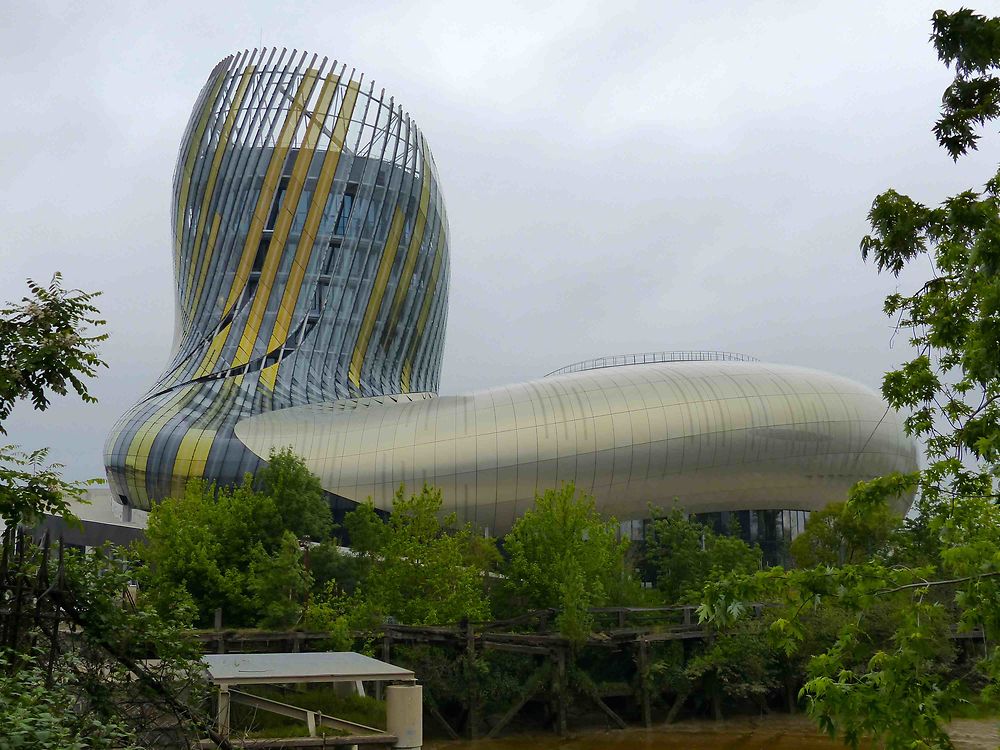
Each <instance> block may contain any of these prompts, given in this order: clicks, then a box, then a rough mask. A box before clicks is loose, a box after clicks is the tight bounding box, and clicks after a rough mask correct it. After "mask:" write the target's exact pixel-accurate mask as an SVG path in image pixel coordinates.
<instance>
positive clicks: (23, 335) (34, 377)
mask: <svg viewBox="0 0 1000 750" xmlns="http://www.w3.org/2000/svg"><path fill="white" fill-rule="evenodd" d="M28 290H29V291H30V293H31V296H29V297H24V298H22V299H21V301H20V302H19V303H7V304H6V305H5V306H4V307H2V308H0V434H6V430H5V429H4V421H5V420H6V419H7V417H9V416H10V413H11V411H12V410H13V408H14V405H15V404H16V403H17V402H18V401H20V400H22V399H28V400H30V401H31V403H32V405H33V406H34V408H35V409H37V410H39V411H44V410H45V409H47V408H48V407H49V403H50V393H56V394H58V395H65V394H66V393H68V392H69V390H71V389H72V390H73V391H75V392H76V393H77V394H78V395H79V396H80V398H82V399H83V400H84V401H89V402H93V401H95V399H94V397H93V396H91V395H90V391H89V390H88V389H87V378H91V377H93V376H94V375H95V374H96V372H97V369H98V368H100V367H104V366H105V364H104V362H103V361H102V360H101V359H100V357H99V356H98V354H97V346H98V344H99V343H100V342H101V341H104V340H105V339H106V338H107V334H106V333H95V334H93V335H90V336H88V335H87V330H88V329H90V328H97V329H99V328H100V327H101V326H103V325H104V321H103V320H101V319H100V318H99V317H98V316H99V312H98V310H97V308H96V307H95V306H94V305H93V300H94V298H95V297H97V296H98V294H97V293H88V292H82V291H79V290H66V289H63V288H62V276H61V275H60V274H58V273H57V274H55V275H54V276H53V277H52V281H51V282H50V283H49V285H48V286H47V287H45V286H41V285H40V284H36V283H35V282H33V281H31V280H30V279H29V280H28ZM61 468H62V466H61V464H49V463H48V450H47V449H45V448H41V449H37V450H33V451H22V450H21V449H19V448H18V447H17V446H15V445H4V446H0V519H2V520H3V521H5V522H7V523H8V524H11V525H17V524H19V523H22V522H26V523H34V522H37V521H38V520H39V519H40V518H41V516H42V515H43V514H46V513H49V514H53V515H62V516H63V517H65V518H67V519H69V518H71V517H72V514H71V513H70V512H69V500H70V499H71V498H79V497H80V496H81V495H82V494H83V490H84V488H83V486H82V485H81V484H79V483H76V482H66V481H64V480H63V478H62V474H61V472H60V469H61Z"/></svg>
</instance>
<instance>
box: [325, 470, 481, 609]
mask: <svg viewBox="0 0 1000 750" xmlns="http://www.w3.org/2000/svg"><path fill="white" fill-rule="evenodd" d="M441 505H442V503H441V491H440V490H438V489H434V488H431V487H428V486H426V485H425V486H424V487H423V489H422V490H421V491H420V492H419V493H418V494H416V495H412V496H409V497H407V496H406V492H405V488H404V487H400V488H399V490H398V491H397V492H396V496H395V498H394V500H393V505H392V513H391V514H390V515H389V519H388V521H386V522H383V521H382V520H381V519H380V518H379V516H378V515H377V514H376V513H375V509H374V506H373V505H372V504H371V503H370V502H368V503H363V504H362V505H361V506H359V507H358V508H357V509H356V510H354V511H352V512H351V513H349V514H348V515H347V517H346V518H345V519H344V525H345V527H346V528H347V529H348V530H349V531H350V533H351V534H352V542H353V543H354V545H355V546H354V549H355V550H356V551H357V552H358V553H359V554H360V555H362V558H363V561H364V572H363V573H362V576H361V579H360V580H359V581H358V583H357V586H356V588H355V591H354V593H353V595H352V596H351V597H350V598H349V599H347V600H345V602H344V611H345V612H346V613H347V614H348V615H349V616H350V617H351V619H352V621H353V622H354V624H355V625H357V626H359V627H367V626H370V625H375V624H378V623H381V622H383V621H384V620H385V618H387V617H392V618H394V619H396V620H397V621H399V622H402V623H406V624H410V625H433V624H444V623H454V622H459V621H460V620H463V619H467V620H474V621H476V620H478V621H481V620H486V619H489V616H490V605H489V600H488V597H487V594H486V580H487V575H488V573H489V572H490V570H491V568H492V567H493V565H494V563H495V561H496V553H495V550H494V552H493V553H492V554H491V553H490V552H489V550H490V548H492V544H491V543H488V542H484V540H482V539H481V538H480V537H478V536H477V535H476V534H475V533H474V532H473V530H472V528H471V526H468V525H466V526H461V527H459V526H457V523H456V517H455V514H454V513H452V514H448V515H445V516H444V517H442V507H441ZM355 535H356V536H355Z"/></svg>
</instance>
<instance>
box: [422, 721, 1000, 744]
mask: <svg viewBox="0 0 1000 750" xmlns="http://www.w3.org/2000/svg"><path fill="white" fill-rule="evenodd" d="M950 732H951V737H952V740H953V741H954V743H955V747H956V749H957V750H989V749H991V748H998V747H1000V720H997V719H958V720H956V721H954V722H952V724H951V728H950ZM424 747H426V748H428V750H604V748H612V749H613V750H653V749H654V748H655V750H832V748H842V747H843V745H842V744H841V743H840V742H838V741H835V740H831V739H830V738H829V737H825V736H823V735H821V734H819V733H818V732H817V731H816V727H815V725H814V724H813V723H812V722H811V721H810V720H809V719H808V718H807V717H805V716H786V715H772V716H765V717H760V718H741V719H730V720H726V721H718V722H717V721H709V720H701V719H692V720H689V721H680V722H677V723H676V724H669V725H661V726H657V727H653V728H652V729H638V728H637V729H624V730H590V731H583V732H576V733H573V734H571V735H570V736H568V737H557V736H555V735H553V734H537V733H532V734H519V735H512V736H510V737H505V738H502V739H498V740H479V741H477V742H454V741H447V740H445V741H434V742H428V743H427V744H426V745H425V746H424Z"/></svg>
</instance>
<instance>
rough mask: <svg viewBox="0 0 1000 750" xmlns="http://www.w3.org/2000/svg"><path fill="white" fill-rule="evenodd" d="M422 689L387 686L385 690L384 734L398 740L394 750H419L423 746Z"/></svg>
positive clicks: (418, 687)
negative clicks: (386, 733) (393, 736)
mask: <svg viewBox="0 0 1000 750" xmlns="http://www.w3.org/2000/svg"><path fill="white" fill-rule="evenodd" d="M423 703H424V701H423V688H422V687H421V686H420V685H389V686H388V687H387V688H386V689H385V719H386V732H388V733H389V734H392V735H395V736H396V737H397V738H398V739H397V740H396V744H395V745H393V747H394V748H397V749H398V750H419V749H420V748H421V747H423V744H424V705H423Z"/></svg>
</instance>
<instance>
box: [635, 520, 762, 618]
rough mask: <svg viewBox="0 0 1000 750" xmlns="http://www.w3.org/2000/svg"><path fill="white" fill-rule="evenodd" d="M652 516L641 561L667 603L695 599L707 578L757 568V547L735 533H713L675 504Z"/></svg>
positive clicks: (713, 578)
mask: <svg viewBox="0 0 1000 750" xmlns="http://www.w3.org/2000/svg"><path fill="white" fill-rule="evenodd" d="M652 510H653V513H654V516H653V521H652V523H651V524H650V525H649V530H648V532H647V535H646V543H645V551H644V554H643V558H644V563H645V566H646V567H647V568H650V569H651V572H652V573H653V575H654V578H655V583H656V588H657V589H658V590H659V591H660V592H662V594H663V598H664V600H665V601H666V602H667V603H668V604H676V603H679V602H686V601H691V600H693V599H695V598H696V597H697V596H698V595H700V593H701V590H702V588H703V587H704V586H705V584H706V583H707V582H708V581H710V580H715V579H717V578H721V577H723V576H726V575H730V574H732V573H753V572H754V571H756V570H759V569H760V565H761V551H760V548H759V547H756V546H755V547H750V546H749V545H748V544H747V543H746V542H744V541H743V540H742V539H740V538H738V537H736V536H726V535H719V534H716V533H715V531H714V530H713V529H712V528H711V527H709V526H706V525H705V524H702V523H698V522H697V521H693V520H691V519H689V518H687V517H686V516H685V515H684V512H683V511H682V510H680V509H679V508H672V509H671V510H670V512H669V513H667V514H666V515H664V516H658V515H656V509H655V508H654V509H652Z"/></svg>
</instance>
